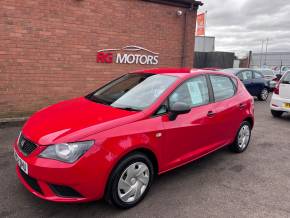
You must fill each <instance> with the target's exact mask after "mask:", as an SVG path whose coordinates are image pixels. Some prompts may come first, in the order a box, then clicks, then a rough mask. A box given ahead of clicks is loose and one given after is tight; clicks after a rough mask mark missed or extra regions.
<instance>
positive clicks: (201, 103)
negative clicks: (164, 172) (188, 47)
mask: <svg viewBox="0 0 290 218" xmlns="http://www.w3.org/2000/svg"><path fill="white" fill-rule="evenodd" d="M176 102H183V103H186V104H188V105H190V106H191V107H192V109H191V111H190V112H189V113H187V114H182V115H179V116H177V118H176V119H175V120H173V121H170V120H169V119H168V116H163V126H164V131H163V133H164V137H165V140H166V143H165V147H164V154H165V158H166V162H167V166H166V168H167V169H170V168H174V167H176V166H178V165H181V164H183V163H186V162H188V161H190V160H192V159H194V158H196V157H198V156H200V154H201V153H202V150H203V148H204V147H206V146H207V142H208V140H207V139H208V138H211V135H210V132H211V131H210V130H209V129H208V125H206V122H207V116H208V112H209V111H210V110H211V105H210V102H211V100H210V95H209V88H208V81H207V78H206V76H204V75H202V76H197V77H194V78H191V79H189V80H187V81H186V82H184V83H183V84H182V85H180V86H179V87H178V88H177V89H176V90H175V91H174V92H173V93H172V94H171V95H170V96H169V98H168V106H169V108H170V107H172V105H173V104H175V103H176Z"/></svg>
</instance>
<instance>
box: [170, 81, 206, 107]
mask: <svg viewBox="0 0 290 218" xmlns="http://www.w3.org/2000/svg"><path fill="white" fill-rule="evenodd" d="M176 102H184V103H186V104H188V105H190V106H191V107H197V106H201V105H205V104H208V103H209V91H208V86H207V81H206V77H205V76H199V77H195V78H192V79H189V80H188V81H186V82H185V83H183V84H182V85H181V86H179V87H178V88H177V89H176V90H175V91H174V92H173V93H172V94H171V95H170V97H169V107H172V105H173V104H175V103H176Z"/></svg>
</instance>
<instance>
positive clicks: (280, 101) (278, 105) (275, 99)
mask: <svg viewBox="0 0 290 218" xmlns="http://www.w3.org/2000/svg"><path fill="white" fill-rule="evenodd" d="M285 103H289V104H290V99H286V98H281V97H280V96H279V95H276V94H275V93H274V94H273V96H272V100H271V104H270V108H271V110H275V111H284V112H290V108H286V107H285V106H284V104H285Z"/></svg>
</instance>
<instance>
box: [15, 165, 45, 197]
mask: <svg viewBox="0 0 290 218" xmlns="http://www.w3.org/2000/svg"><path fill="white" fill-rule="evenodd" d="M18 169H19V171H20V174H21V176H22V178H23V179H24V180H25V182H26V183H27V184H28V185H29V186H30V187H31V188H32V189H33V190H34V191H36V192H38V193H40V194H43V193H42V190H41V188H40V186H39V185H38V182H37V180H36V179H34V178H32V177H30V176H29V175H27V174H26V173H24V172H23V171H22V170H21V169H20V168H19V167H18Z"/></svg>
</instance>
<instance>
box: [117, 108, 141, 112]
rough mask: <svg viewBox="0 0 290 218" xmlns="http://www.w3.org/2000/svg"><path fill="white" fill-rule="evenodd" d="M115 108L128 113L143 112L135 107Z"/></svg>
mask: <svg viewBox="0 0 290 218" xmlns="http://www.w3.org/2000/svg"><path fill="white" fill-rule="evenodd" d="M114 108H118V109H121V110H126V111H141V110H140V109H137V108H133V107H114Z"/></svg>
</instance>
